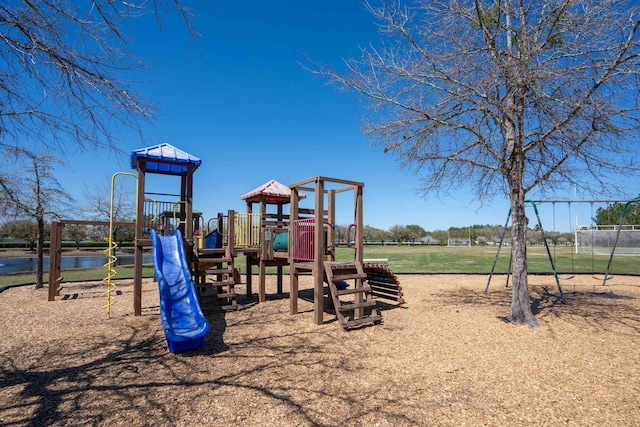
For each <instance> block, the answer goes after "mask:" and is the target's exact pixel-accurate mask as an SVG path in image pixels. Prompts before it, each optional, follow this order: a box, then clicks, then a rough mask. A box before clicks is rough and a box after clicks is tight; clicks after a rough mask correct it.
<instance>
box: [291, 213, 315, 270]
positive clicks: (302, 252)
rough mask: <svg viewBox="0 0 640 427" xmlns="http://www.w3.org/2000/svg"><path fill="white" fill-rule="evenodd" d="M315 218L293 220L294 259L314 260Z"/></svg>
mask: <svg viewBox="0 0 640 427" xmlns="http://www.w3.org/2000/svg"><path fill="white" fill-rule="evenodd" d="M314 228H315V220H314V219H313V218H307V219H298V220H295V221H293V254H292V255H293V259H294V260H297V261H313V259H314V258H313V236H314Z"/></svg>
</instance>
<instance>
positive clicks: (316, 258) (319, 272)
mask: <svg viewBox="0 0 640 427" xmlns="http://www.w3.org/2000/svg"><path fill="white" fill-rule="evenodd" d="M323 211H324V180H323V179H321V178H320V177H318V178H316V186H315V224H314V236H313V283H314V285H313V317H314V320H315V322H316V325H322V323H324V284H323V280H322V279H323V277H324V215H323Z"/></svg>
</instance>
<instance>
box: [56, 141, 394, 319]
mask: <svg viewBox="0 0 640 427" xmlns="http://www.w3.org/2000/svg"><path fill="white" fill-rule="evenodd" d="M200 164H201V160H200V159H198V158H196V157H194V156H192V155H190V154H188V153H185V152H184V151H181V150H179V149H177V148H175V147H173V146H171V145H169V144H166V143H165V144H159V145H156V146H153V147H148V148H143V149H139V150H135V151H133V152H132V154H131V166H132V168H135V169H136V171H137V195H136V221H135V223H117V224H118V225H129V226H131V225H134V226H135V245H134V288H133V306H134V314H135V315H140V314H141V312H142V264H143V263H142V261H143V252H144V251H145V250H146V249H147V248H150V247H151V245H152V242H151V238H150V231H151V230H154V231H155V232H156V233H158V234H160V235H163V234H165V235H169V234H171V233H173V232H174V231H175V230H176V229H179V230H180V232H181V234H182V236H184V238H183V240H184V246H185V254H186V256H187V258H188V260H187V262H188V265H189V266H190V268H191V272H192V276H193V279H194V283H195V284H196V287H197V288H198V289H199V290H200V291H204V290H205V289H206V288H210V287H212V288H214V289H215V293H216V295H217V297H218V298H221V299H223V300H224V305H223V308H224V309H232V310H235V309H238V308H239V306H238V303H237V301H236V297H237V295H236V291H235V285H236V284H238V283H240V279H241V278H240V271H239V269H238V268H236V266H235V259H236V258H237V257H238V256H239V255H244V256H245V257H246V266H245V267H246V289H247V296H249V297H251V296H253V292H252V267H253V266H258V269H259V275H258V277H259V283H258V301H259V302H264V301H266V295H267V294H266V272H267V268H269V267H275V268H276V271H277V293H278V294H282V292H283V291H282V287H283V286H282V282H283V274H284V273H283V268H284V267H286V266H288V267H289V278H290V295H289V297H290V313H291V314H297V313H298V297H299V295H298V287H299V286H298V282H299V276H300V274H308V273H310V274H311V276H312V277H313V284H314V287H313V303H314V320H315V323H316V324H322V323H323V322H324V315H323V313H324V311H325V298H324V295H325V290H324V283H327V288H328V290H327V300H326V306H327V308H328V310H333V311H335V315H336V317H337V319H338V323H339V326H340V328H341V329H342V330H347V329H350V328H353V327H356V326H359V325H365V324H372V323H373V324H375V323H379V322H380V321H381V320H382V316H381V313H380V309H379V307H378V305H377V303H376V301H375V300H374V299H373V297H374V296H375V297H376V298H382V299H387V300H389V301H392V302H394V303H397V304H398V305H400V306H402V304H403V302H404V301H403V295H402V288H401V287H400V284H399V282H398V280H397V277H396V276H395V275H393V273H392V272H391V271H390V270H389V269H388V268H387V267H386V265H384V264H381V263H375V262H374V263H366V262H364V260H363V236H362V223H363V215H362V209H363V208H362V192H363V187H364V184H363V183H361V182H355V181H347V180H342V179H335V178H328V177H322V176H316V177H313V178H310V179H307V180H305V181H301V182H298V183H296V184H293V185H291V186H288V187H287V186H284V185H282V184H280V183H278V182H277V181H275V180H271V181H269V182H267V183H265V184H264V185H262V186H260V187H258V188H256V189H255V190H253V191H251V192H249V193H247V194H245V195H244V196H242V200H244V201H245V202H246V204H247V211H246V213H236V212H235V211H233V210H230V211H228V213H227V214H226V215H224V214H222V213H221V214H218V216H217V218H215V219H212V220H210V221H209V223H211V221H214V220H215V227H214V228H215V230H214V231H213V232H211V233H209V234H208V235H206V236H205V231H207V229H208V228H213V227H210V226H211V224H207V225H208V227H205V224H204V220H203V218H202V214H201V213H200V212H197V211H194V210H193V174H194V172H195V170H196V169H197V168H198V166H199V165H200ZM149 173H156V174H163V175H173V176H177V177H179V178H180V193H178V194H169V193H151V192H148V191H146V189H145V183H146V175H147V174H149ZM131 175H132V174H131ZM349 191H351V192H353V206H354V208H353V223H352V224H351V225H349V228H348V230H349V233H348V234H349V236H348V237H347V240H348V246H349V247H350V248H351V249H352V250H353V251H354V258H353V260H352V261H349V262H337V261H336V257H335V248H336V246H337V245H338V243H339V242H338V240H339V238H338V236H337V232H336V227H335V221H336V215H335V210H336V194H339V193H345V192H349ZM158 197H164V198H167V197H168V198H170V200H169V201H163V200H158ZM307 197H309V199H310V201H313V203H314V205H313V206H314V207H313V208H311V209H308V208H303V207H301V206H300V201H301V200H303V199H305V198H307ZM325 200H326V205H325ZM255 205H257V209H256V208H255ZM285 205H289V213H288V214H287V213H286V212H285V209H284V207H285ZM67 223H69V224H71V223H84V222H79V221H61V222H60V223H58V224H57V225H56V226H55V227H54V233H52V234H53V236H52V249H54V251H53V253H54V254H57V255H56V256H54V257H52V262H51V267H50V272H49V280H50V281H49V283H54V284H55V285H54V286H51V287H50V290H49V299H50V300H53V299H54V298H55V295H57V292H59V286H58V284H59V282H60V281H61V278H60V271H59V266H60V256H59V252H60V251H59V250H57V251H56V250H55V248H58V249H59V243H60V241H61V232H62V228H63V227H64V225H65V224H67ZM86 223H87V224H88V222H86ZM103 224H104V225H106V223H103ZM114 224H116V222H114V221H113V220H112V221H111V226H113V225H114ZM352 230H353V235H351V231H352ZM110 256H111V255H110ZM347 282H352V283H351V284H350V283H347ZM351 285H352V286H351ZM349 286H351V287H349ZM109 304H110V303H109Z"/></svg>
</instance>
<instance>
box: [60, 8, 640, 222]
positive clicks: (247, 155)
mask: <svg viewBox="0 0 640 427" xmlns="http://www.w3.org/2000/svg"><path fill="white" fill-rule="evenodd" d="M197 7H198V15H199V16H197V17H195V18H194V20H193V23H194V24H195V27H196V29H197V30H198V31H199V32H200V33H201V38H200V40H199V41H198V44H197V45H196V43H194V41H193V40H191V39H190V37H189V35H188V33H187V31H186V29H185V28H184V26H183V25H182V24H181V22H180V18H179V17H178V16H177V15H176V14H175V13H172V14H170V15H169V16H167V15H164V16H162V17H161V20H162V25H161V28H158V26H157V23H156V22H155V21H154V20H153V19H147V20H138V21H134V23H135V26H134V27H132V28H131V29H130V33H129V35H130V37H131V39H132V40H133V44H132V50H133V51H134V52H135V53H136V54H137V55H138V56H139V57H140V58H141V59H142V60H143V61H144V62H146V63H147V64H149V67H148V68H145V69H144V70H140V71H139V72H137V73H136V75H135V76H133V77H132V79H133V80H135V82H134V83H132V85H133V86H134V87H135V88H136V90H137V91H138V92H140V93H141V94H142V95H143V96H144V97H145V98H147V99H148V100H150V101H151V102H153V103H154V104H156V105H157V106H158V107H159V109H160V110H161V112H160V115H159V117H158V119H157V121H156V123H155V124H154V125H149V126H145V127H144V129H143V130H144V137H145V141H141V140H140V138H139V136H138V135H129V134H126V133H125V134H123V142H122V143H121V147H122V150H123V151H124V152H125V154H124V155H122V156H117V155H116V154H114V153H112V152H106V151H105V152H98V153H95V152H88V153H76V154H74V155H72V156H70V157H68V158H67V162H68V163H69V165H70V169H68V170H65V171H62V170H61V171H59V173H58V177H59V180H60V182H61V184H62V185H63V186H64V187H65V189H66V190H67V191H68V192H69V193H70V194H72V195H73V196H74V197H75V198H76V199H77V200H78V201H79V202H80V203H81V202H82V195H83V194H84V193H85V189H86V188H88V189H89V190H92V189H94V188H95V187H96V186H102V187H103V186H104V183H108V182H110V180H111V176H112V175H113V174H114V173H115V172H118V171H127V172H132V170H131V169H130V167H129V158H128V155H127V154H126V153H130V151H131V150H133V149H137V148H142V147H144V146H151V145H155V144H158V143H161V142H168V143H170V144H172V145H174V146H175V147H178V148H180V149H182V150H184V151H186V152H188V153H190V154H192V155H194V156H196V157H199V158H200V159H202V166H201V167H200V168H199V169H198V170H197V172H196V174H195V189H194V204H195V207H196V209H198V210H200V211H202V212H204V215H205V217H213V216H215V214H216V213H217V212H221V211H226V210H228V209H235V210H238V211H244V210H245V204H244V202H243V201H241V200H240V197H241V196H242V195H243V194H245V193H247V192H249V191H251V190H253V189H254V188H256V187H258V186H259V185H261V184H263V183H265V182H267V181H269V180H271V179H275V180H277V181H279V182H281V183H283V184H286V185H288V184H292V183H295V182H298V181H301V180H304V179H307V178H310V177H313V176H316V175H322V176H328V177H335V178H341V179H346V180H352V181H361V182H364V184H365V187H364V220H365V224H367V225H371V226H374V227H378V228H383V229H388V228H389V227H391V226H393V225H395V224H403V225H408V224H418V225H420V226H422V227H423V228H425V229H426V230H430V231H432V230H436V229H446V228H448V227H450V226H457V227H461V226H466V225H472V224H503V223H504V221H505V218H506V214H507V211H508V208H509V206H508V202H507V201H506V200H504V199H500V198H498V199H495V200H493V201H491V202H489V203H487V204H485V205H484V206H481V205H480V204H479V203H477V202H473V201H472V198H473V197H472V195H471V193H470V192H464V191H459V192H456V194H455V197H446V196H442V197H441V198H437V197H436V196H435V195H434V196H433V197H430V198H429V199H425V198H422V197H421V196H418V195H417V189H418V186H419V184H420V183H419V178H418V177H417V176H415V175H414V174H413V173H412V172H411V171H409V170H402V169H400V166H399V163H397V162H396V161H395V159H394V158H393V157H392V156H390V155H386V154H384V153H383V152H382V149H381V148H380V147H371V145H370V141H369V140H368V139H367V138H366V137H365V136H364V135H363V134H362V120H361V119H362V114H363V111H362V105H361V104H359V103H358V102H357V101H356V100H355V97H354V95H353V94H349V93H341V92H339V91H338V90H337V89H336V88H334V87H330V86H328V85H327V84H326V81H324V80H322V79H321V78H318V77H317V76H314V75H313V74H312V73H310V72H309V71H307V70H304V69H303V67H302V66H301V63H306V59H305V58H306V57H307V56H308V57H310V58H311V59H313V60H314V61H317V62H321V63H324V64H327V65H330V66H336V67H339V65H340V60H341V58H343V57H348V56H351V55H356V54H357V52H358V46H359V45H366V44H368V43H369V42H370V41H375V40H376V39H377V33H376V31H377V28H376V26H375V24H374V22H373V19H372V17H371V16H370V14H369V13H368V12H367V11H366V10H364V7H363V6H362V5H361V3H360V2H359V1H341V0H332V1H324V2H302V1H297V0H286V1H245V2H215V1H214V2H209V4H207V5H204V4H202V3H197ZM119 179H120V178H119ZM122 179H123V180H124V181H127V178H122ZM131 181H133V180H131ZM148 184H149V189H150V191H162V192H172V191H173V189H167V188H166V181H162V180H158V181H157V182H156V183H155V184H154V181H153V178H152V177H150V178H149V182H148ZM127 185H129V184H127ZM154 185H155V186H156V188H154ZM635 185H636V188H635V190H634V189H633V188H631V189H630V195H632V196H633V195H636V194H638V193H639V192H640V187H639V186H638V184H635ZM167 190H171V191H167ZM175 192H179V187H177V186H176V187H175ZM568 193H569V194H566V195H564V196H562V198H570V197H572V196H573V194H572V193H571V192H570V191H569V192H568ZM351 209H352V207H351V205H350V204H349V206H346V207H345V209H342V210H341V206H340V205H338V207H337V215H338V221H339V222H341V223H348V222H350V218H351V216H352V212H351ZM585 215H586V216H587V217H588V216H589V213H588V212H587V213H586V214H585ZM558 216H560V215H558ZM562 216H563V218H568V215H567V214H562ZM543 221H544V220H543ZM558 222H560V220H558ZM565 222H566V221H565Z"/></svg>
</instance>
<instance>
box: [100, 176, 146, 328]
mask: <svg viewBox="0 0 640 427" xmlns="http://www.w3.org/2000/svg"><path fill="white" fill-rule="evenodd" d="M119 175H128V176H132V177H134V178H135V179H136V194H138V191H137V186H138V176H137V175H135V174H132V173H129V172H116V173H114V174H113V176H112V177H111V206H110V209H109V237H107V238H105V240H106V241H107V249H106V250H105V254H106V255H107V263H106V264H105V265H104V266H103V267H104V268H105V269H106V270H107V277H105V278H104V279H103V282H104V283H105V284H106V285H107V290H106V291H105V293H104V294H103V296H105V297H106V298H107V303H106V305H105V306H104V307H103V308H104V309H105V310H106V311H107V319H110V318H111V306H112V305H113V304H115V302H116V300H115V297H114V296H113V294H114V291H115V287H116V286H115V285H114V284H113V281H112V280H111V279H112V278H113V277H114V276H115V275H116V274H117V272H116V271H115V269H114V268H113V266H114V265H115V263H116V261H117V260H118V258H117V257H116V256H115V255H114V249H115V248H116V247H117V244H115V243H114V242H113V222H114V218H113V199H114V193H115V182H116V177H117V176H119ZM137 205H138V204H137V203H136V206H137ZM137 217H138V215H137V213H136V218H137Z"/></svg>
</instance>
